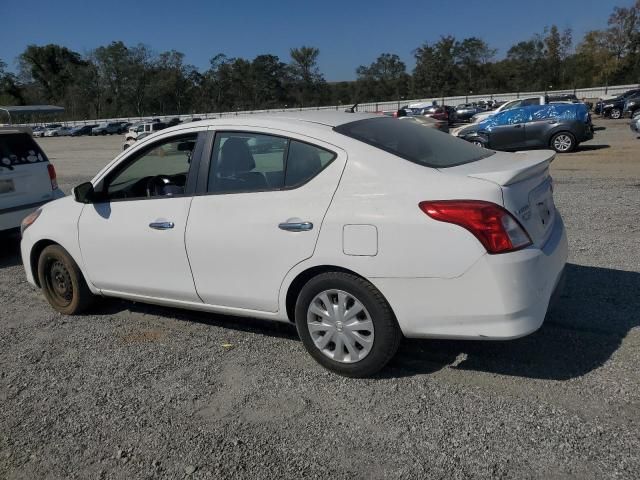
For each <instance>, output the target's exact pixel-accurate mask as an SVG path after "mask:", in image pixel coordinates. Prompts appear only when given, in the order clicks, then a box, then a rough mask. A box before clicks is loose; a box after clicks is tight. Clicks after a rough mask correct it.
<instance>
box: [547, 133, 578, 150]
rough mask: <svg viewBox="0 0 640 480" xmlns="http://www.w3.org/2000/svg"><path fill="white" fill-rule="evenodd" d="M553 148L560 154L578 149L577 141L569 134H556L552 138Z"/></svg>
mask: <svg viewBox="0 0 640 480" xmlns="http://www.w3.org/2000/svg"><path fill="white" fill-rule="evenodd" d="M551 148H553V149H554V150H555V151H556V152H558V153H567V152H571V151H573V149H574V148H576V140H575V138H574V137H573V135H571V134H570V133H568V132H560V133H556V134H555V135H554V136H553V138H551Z"/></svg>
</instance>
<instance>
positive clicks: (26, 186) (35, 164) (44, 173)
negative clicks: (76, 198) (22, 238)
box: [0, 127, 64, 233]
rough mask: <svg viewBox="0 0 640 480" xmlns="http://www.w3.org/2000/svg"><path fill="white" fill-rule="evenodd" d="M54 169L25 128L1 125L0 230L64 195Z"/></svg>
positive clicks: (14, 225) (14, 226) (13, 227)
mask: <svg viewBox="0 0 640 480" xmlns="http://www.w3.org/2000/svg"><path fill="white" fill-rule="evenodd" d="M63 196H64V193H62V191H61V190H60V189H59V188H58V183H57V180H56V170H55V168H54V167H53V165H52V164H51V163H49V160H48V159H47V156H46V155H45V153H44V152H43V151H42V149H41V148H40V146H39V145H38V144H37V143H36V142H35V141H34V140H33V138H32V137H31V132H30V130H29V129H28V128H20V127H0V233H7V232H9V231H14V230H16V229H18V228H19V227H20V222H22V219H23V218H25V217H26V216H27V215H29V214H30V213H31V212H33V211H34V210H36V209H37V208H38V207H40V206H42V205H43V204H45V203H46V202H49V201H51V200H54V199H57V198H60V197H63Z"/></svg>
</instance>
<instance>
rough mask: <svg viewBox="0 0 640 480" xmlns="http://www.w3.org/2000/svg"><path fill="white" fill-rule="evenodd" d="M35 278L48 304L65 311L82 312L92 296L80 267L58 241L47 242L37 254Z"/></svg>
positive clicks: (73, 313)
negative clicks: (36, 273) (52, 243)
mask: <svg viewBox="0 0 640 480" xmlns="http://www.w3.org/2000/svg"><path fill="white" fill-rule="evenodd" d="M38 279H39V281H40V286H41V287H42V293H43V294H44V296H45V298H46V299H47V301H48V302H49V304H50V305H51V306H52V307H53V308H54V309H55V310H57V311H58V312H60V313H64V314H65V315H76V314H79V313H82V312H83V311H85V310H86V309H87V308H89V307H90V306H91V304H92V303H93V301H94V299H95V297H94V296H93V294H92V293H91V291H90V290H89V287H88V286H87V282H86V281H85V279H84V277H83V276H82V272H81V271H80V268H79V267H78V265H77V264H76V262H75V261H74V260H73V258H71V255H69V254H68V253H67V251H66V250H65V249H64V248H62V247H61V246H60V245H49V246H48V247H46V248H45V249H44V250H43V251H42V253H41V254H40V258H39V260H38Z"/></svg>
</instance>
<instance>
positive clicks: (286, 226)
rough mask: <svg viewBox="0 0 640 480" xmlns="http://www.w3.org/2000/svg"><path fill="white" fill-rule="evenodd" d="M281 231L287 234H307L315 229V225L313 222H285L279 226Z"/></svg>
mask: <svg viewBox="0 0 640 480" xmlns="http://www.w3.org/2000/svg"><path fill="white" fill-rule="evenodd" d="M278 228H279V229H280V230H285V231H287V232H307V231H309V230H312V229H313V223H311V222H284V223H280V224H278Z"/></svg>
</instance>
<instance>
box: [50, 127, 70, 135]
mask: <svg viewBox="0 0 640 480" xmlns="http://www.w3.org/2000/svg"><path fill="white" fill-rule="evenodd" d="M69 135H71V127H55V128H47V129H46V130H45V131H44V136H45V137H68V136H69Z"/></svg>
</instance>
